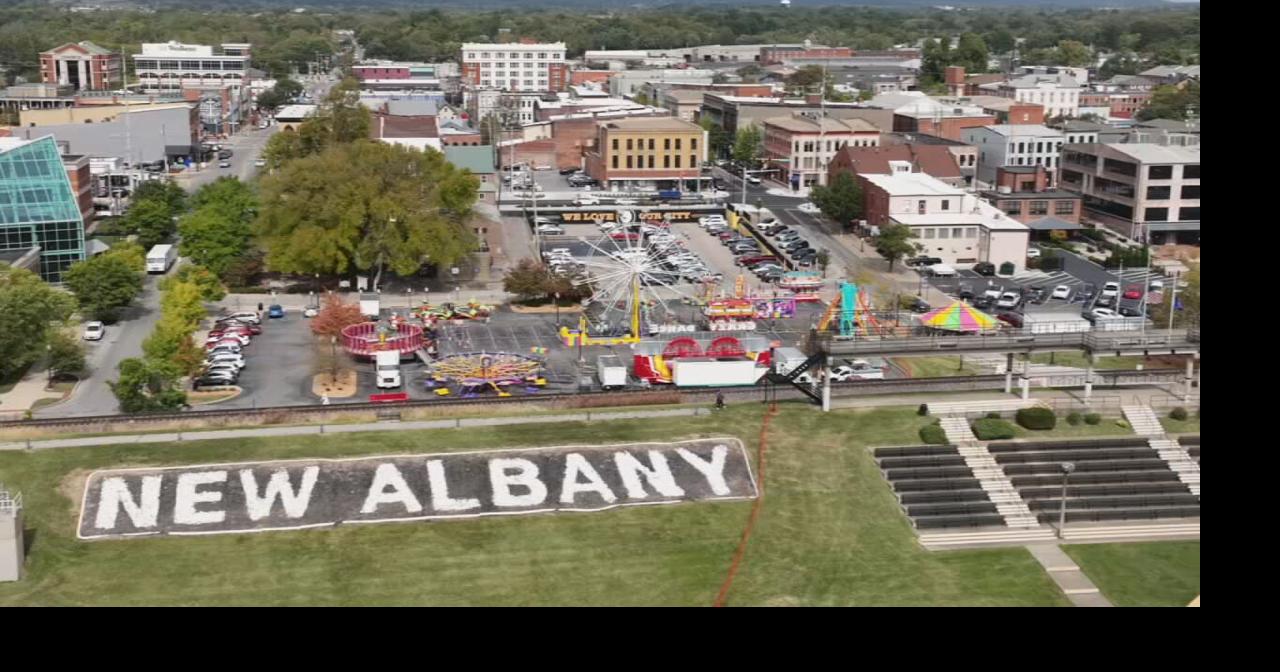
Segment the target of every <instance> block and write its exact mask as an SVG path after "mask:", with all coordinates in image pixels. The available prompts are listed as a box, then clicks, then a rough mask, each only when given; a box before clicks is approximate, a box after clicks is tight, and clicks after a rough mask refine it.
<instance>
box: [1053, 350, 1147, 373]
mask: <svg viewBox="0 0 1280 672" xmlns="http://www.w3.org/2000/svg"><path fill="white" fill-rule="evenodd" d="M1144 360H1145V358H1144V357H1099V358H1098V359H1097V360H1096V361H1095V362H1094V363H1093V366H1094V368H1095V369H1136V368H1138V365H1139V364H1142V363H1143V361H1144ZM1031 363H1033V364H1052V365H1054V366H1074V367H1078V368H1081V369H1084V368H1088V366H1089V361H1088V358H1086V357H1085V354H1084V353H1083V352H1075V351H1069V352H1037V353H1035V354H1033V355H1031ZM1148 368H1150V367H1148Z"/></svg>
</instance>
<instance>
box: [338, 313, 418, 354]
mask: <svg viewBox="0 0 1280 672" xmlns="http://www.w3.org/2000/svg"><path fill="white" fill-rule="evenodd" d="M426 344H427V339H426V337H425V335H424V333H423V329H422V327H420V326H418V325H416V324H410V323H408V322H405V321H403V320H400V319H399V318H398V317H397V316H394V315H393V316H392V317H391V319H388V320H382V321H379V322H361V323H359V324H352V325H349V326H347V327H344V328H343V329H342V347H343V348H344V349H345V350H346V351H347V352H348V353H350V354H351V355H353V356H355V357H373V356H374V354H375V353H378V352H386V351H388V350H397V351H399V352H400V356H401V357H409V356H412V355H413V354H414V353H416V352H417V351H419V350H421V349H423V348H424V347H425V346H426Z"/></svg>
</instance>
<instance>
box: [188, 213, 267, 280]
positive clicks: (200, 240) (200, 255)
mask: <svg viewBox="0 0 1280 672" xmlns="http://www.w3.org/2000/svg"><path fill="white" fill-rule="evenodd" d="M178 232H179V233H180V234H181V235H182V242H181V245H180V246H179V248H180V249H181V250H182V255H183V256H185V257H187V258H189V259H191V260H192V261H194V262H195V263H197V264H199V265H201V266H203V267H205V268H207V269H209V270H210V271H212V272H213V273H215V274H217V275H219V276H222V275H223V274H225V273H226V272H227V271H228V269H230V267H231V266H232V264H234V263H235V262H236V260H237V259H239V258H240V256H241V255H242V254H244V252H245V250H247V249H248V248H249V241H250V239H251V238H252V236H253V225H252V223H251V221H250V220H249V219H247V218H244V219H242V218H236V217H229V216H227V215H226V214H224V213H222V212H220V211H219V210H217V209H215V208H200V209H199V210H196V211H194V212H191V213H189V214H187V215H186V216H184V217H183V218H182V220H181V221H179V222H178Z"/></svg>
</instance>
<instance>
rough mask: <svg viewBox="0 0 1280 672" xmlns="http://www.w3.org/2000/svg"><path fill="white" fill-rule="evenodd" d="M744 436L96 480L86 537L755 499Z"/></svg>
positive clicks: (156, 472)
mask: <svg viewBox="0 0 1280 672" xmlns="http://www.w3.org/2000/svg"><path fill="white" fill-rule="evenodd" d="M756 496H757V489H756V483H755V479H754V477H753V476H752V473H751V466H750V463H749V462H748V460H747V454H746V449H745V448H744V446H743V445H742V442H741V441H739V440H738V439H734V438H725V439H699V440H696V441H684V442H680V443H661V444H653V443H646V444H624V445H616V446H595V447H559V448H530V449H519V450H501V451H485V452H471V453H440V454H432V455H398V456H389V457H363V458H353V459H343V460H292V461H283V462H247V463H238V464H209V465H195V466H185V467H169V468H156V469H113V470H106V471H97V472H94V473H93V474H90V476H89V478H88V481H87V482H86V484H85V490H84V501H83V505H82V506H81V510H80V529H79V536H80V538H81V539H99V538H106V537H128V536H141V535H162V534H174V535H189V534H225V533H234V532H261V531H266V530H292V529H303V528H311V527H326V526H332V525H338V524H351V523H385V522H395V521H407V520H432V519H437V518H467V517H475V516H493V515H510V514H525V513H543V512H553V511H600V510H604V509H610V508H613V507H617V506H636V505H642V504H669V503H675V502H683V501H707V500H732V499H754V498H755V497H756Z"/></svg>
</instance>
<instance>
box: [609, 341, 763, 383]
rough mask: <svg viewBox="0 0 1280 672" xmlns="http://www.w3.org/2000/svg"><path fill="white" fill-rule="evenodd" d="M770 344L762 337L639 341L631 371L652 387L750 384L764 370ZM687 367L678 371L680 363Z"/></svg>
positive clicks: (758, 377)
mask: <svg viewBox="0 0 1280 672" xmlns="http://www.w3.org/2000/svg"><path fill="white" fill-rule="evenodd" d="M770 345H771V344H770V343H769V342H768V341H766V340H765V339H764V337H762V336H745V337H742V338H738V337H734V336H717V337H715V338H711V339H698V338H693V337H689V336H682V337H680V338H674V339H671V340H670V341H665V342H664V341H658V340H653V341H642V342H640V343H637V344H636V345H635V351H636V354H635V355H634V357H633V361H632V364H633V366H632V371H633V374H634V375H635V377H636V378H638V379H640V380H643V381H645V382H647V383H649V384H651V385H669V384H673V383H674V384H676V385H677V386H682V387H705V386H729V385H752V384H755V382H756V381H757V380H759V379H760V377H761V376H763V375H764V373H765V371H767V369H768V366H767V364H765V363H764V361H767V359H768V358H767V357H764V360H763V361H762V360H761V357H762V356H763V355H764V353H767V351H768V348H769V347H770ZM682 362H683V363H685V364H688V365H690V366H686V367H685V371H683V372H682V371H681V370H680V367H681V363H682Z"/></svg>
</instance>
